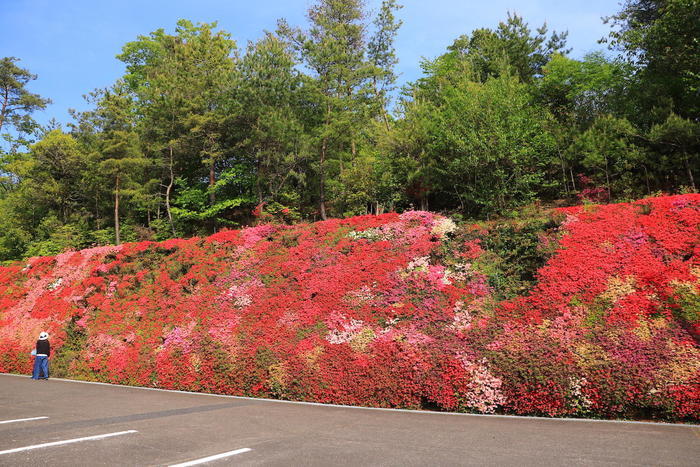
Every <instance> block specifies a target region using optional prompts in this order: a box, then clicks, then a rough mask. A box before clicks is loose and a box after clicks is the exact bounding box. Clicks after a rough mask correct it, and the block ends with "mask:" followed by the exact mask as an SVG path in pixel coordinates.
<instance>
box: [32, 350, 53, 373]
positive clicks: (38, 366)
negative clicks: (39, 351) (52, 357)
mask: <svg viewBox="0 0 700 467" xmlns="http://www.w3.org/2000/svg"><path fill="white" fill-rule="evenodd" d="M42 374H43V379H49V357H46V356H41V355H39V356H36V357H34V371H33V372H32V379H42V376H41V375H42Z"/></svg>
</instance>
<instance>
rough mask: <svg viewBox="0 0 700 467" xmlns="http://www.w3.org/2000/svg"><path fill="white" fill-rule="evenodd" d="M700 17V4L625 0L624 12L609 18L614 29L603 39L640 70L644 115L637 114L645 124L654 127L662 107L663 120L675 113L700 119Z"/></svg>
mask: <svg viewBox="0 0 700 467" xmlns="http://www.w3.org/2000/svg"><path fill="white" fill-rule="evenodd" d="M698 18H700V2H698V1H697V0H626V1H625V2H624V4H623V6H622V9H621V11H620V12H619V13H617V14H616V15H613V16H611V17H609V18H606V22H608V23H609V24H611V26H612V31H611V32H610V34H609V36H608V38H606V39H605V40H604V41H606V42H608V43H609V45H610V46H611V47H612V48H613V49H616V50H621V51H623V52H624V53H625V54H626V56H627V57H628V59H629V61H630V62H631V63H632V64H633V65H635V66H636V67H637V70H638V74H637V77H638V81H637V89H636V92H637V94H638V99H639V102H640V105H641V106H642V107H643V109H639V110H643V111H642V112H637V113H636V115H633V116H634V117H635V118H636V119H637V120H638V121H640V122H641V123H644V124H649V122H651V123H654V122H653V120H654V119H655V115H656V114H658V112H652V110H653V109H654V108H660V109H663V112H661V113H662V114H663V118H664V119H665V117H666V115H668V113H669V112H670V111H673V112H675V113H677V114H678V115H679V116H680V117H683V118H691V119H698V118H700V21H698ZM656 120H657V121H658V120H659V118H658V117H656Z"/></svg>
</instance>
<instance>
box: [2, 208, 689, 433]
mask: <svg viewBox="0 0 700 467" xmlns="http://www.w3.org/2000/svg"><path fill="white" fill-rule="evenodd" d="M552 216H553V219H555V220H556V223H554V222H553V221H552V220H551V219H550V220H548V221H547V222H548V223H550V224H551V225H552V226H555V228H554V229H549V230H547V231H544V230H543V231H535V230H532V229H530V228H529V227H528V228H527V229H524V228H523V227H522V226H519V225H516V224H515V223H514V224H513V225H512V226H510V227H508V228H504V227H503V226H499V227H492V226H490V225H489V224H484V225H480V226H474V225H471V226H470V225H464V226H461V227H457V226H456V225H455V224H454V223H453V222H452V221H450V220H449V219H446V218H444V217H441V216H438V215H435V214H431V213H427V212H418V211H411V212H407V213H404V214H401V215H398V214H384V215H380V216H361V217H355V218H350V219H344V220H340V219H332V220H328V221H324V222H319V223H315V224H298V225H281V224H275V225H270V224H261V225H258V226H256V227H252V228H248V229H243V230H231V231H222V232H219V233H217V234H215V235H212V236H210V237H208V238H191V239H187V240H182V239H175V240H168V241H166V242H161V243H154V242H142V243H134V244H125V245H121V246H118V247H102V248H95V249H91V250H83V251H79V252H68V253H63V254H61V255H58V256H56V257H46V258H32V259H31V260H29V261H28V262H27V263H26V264H16V265H13V266H9V267H4V268H0V370H1V371H14V372H27V371H29V369H30V368H29V367H30V364H31V362H30V357H29V351H30V349H31V347H32V346H33V344H34V340H35V338H36V336H37V335H38V333H39V332H40V331H42V330H47V331H48V332H49V333H50V334H51V339H52V345H53V346H54V348H55V349H56V356H55V357H54V358H53V360H54V362H53V369H54V374H59V375H65V376H70V377H75V378H82V379H90V380H98V381H108V382H113V383H123V384H136V385H143V386H152V387H162V388H172V389H183V390H192V391H205V392H213V393H225V394H236V395H247V396H259V397H275V398H280V399H289V400H308V401H318V402H327V403H339V404H354V405H368V406H378V407H407V408H421V407H426V408H437V409H443V410H457V411H469V412H480V413H494V412H498V413H517V414H541V415H548V416H604V417H614V416H656V417H661V418H667V419H686V420H698V418H700V416H699V412H700V384H699V383H700V350H699V349H698V346H697V342H698V338H699V337H700V336H699V334H698V331H699V330H700V329H699V328H698V325H699V324H700V317H699V315H700V310H699V307H698V303H699V302H700V298H699V296H700V289H699V284H700V254H699V253H700V251H699V250H698V249H699V248H700V247H699V246H698V244H699V243H698V232H699V231H698V227H699V226H700V196H698V195H683V196H674V197H659V198H650V199H646V200H641V201H638V202H636V203H629V204H616V205H607V206H590V205H589V206H584V207H576V208H567V209H561V210H558V211H555V212H554V213H553V214H552ZM518 222H520V221H518ZM542 225H545V224H542ZM496 230H498V232H500V234H499V233H498V232H496ZM503 232H506V234H507V235H510V234H511V233H512V234H513V235H521V237H520V238H522V239H524V240H526V241H527V244H526V248H525V247H524V248H525V250H523V251H525V252H526V253H527V254H528V255H536V254H538V253H537V252H542V255H545V254H546V256H542V258H549V259H548V260H547V261H546V263H545V264H544V266H542V267H540V268H539V270H538V271H537V273H536V285H535V286H534V287H532V288H531V290H529V292H528V293H523V294H520V295H518V296H515V297H512V295H513V294H512V293H509V294H505V293H501V292H502V290H501V289H500V288H502V287H503V285H502V284H503V278H502V276H503V271H506V272H508V271H514V272H513V274H517V276H518V281H517V284H518V287H522V284H525V283H527V282H526V280H525V279H527V277H526V276H527V275H528V274H529V272H528V271H524V270H520V269H517V268H513V267H511V266H508V264H506V263H508V261H511V259H509V258H510V256H508V253H507V251H508V248H511V246H513V245H515V246H513V247H519V246H518V245H516V244H515V243H513V242H512V241H511V242H510V243H509V242H508V241H506V240H507V239H506V238H505V237H503V238H501V237H498V238H501V239H500V240H499V239H497V238H496V237H494V235H501V234H503ZM518 232H521V233H520V234H519V233H518ZM523 232H524V233H523ZM538 241H539V242H540V243H541V244H542V245H541V246H540V245H537V244H534V243H533V242H535V243H536V242H538ZM550 255H551V256H550ZM515 258H516V259H517V256H516V257H515ZM543 262H544V259H542V261H540V259H538V258H536V257H535V256H532V257H531V258H530V259H528V264H531V265H535V266H534V268H536V267H539V266H538V265H541V264H543ZM533 270H534V269H533ZM523 278H525V279H523ZM508 287H510V288H509V290H511V291H512V290H515V288H514V287H511V286H510V285H509V286H508ZM504 297H505V298H504ZM508 297H512V298H508Z"/></svg>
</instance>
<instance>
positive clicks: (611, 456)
mask: <svg viewBox="0 0 700 467" xmlns="http://www.w3.org/2000/svg"><path fill="white" fill-rule="evenodd" d="M698 459H700V427H698V426H689V425H664V424H644V423H619V422H597V421H582V420H561V419H559V420H557V419H541V418H524V417H494V416H473V415H460V414H440V413H430V412H410V411H391V410H373V409H362V408H352V407H338V406H322V405H314V404H300V403H284V402H279V401H266V400H254V399H245V398H235V397H226V396H210V395H200V394H191V393H179V392H172V391H154V390H147V389H142V388H132V387H125V386H111V385H99V384H88V383H81V382H74V381H67V380H56V379H51V380H48V381H33V380H31V379H30V378H29V377H28V376H17V375H1V374H0V465H12V466H24V465H27V466H29V465H32V466H36V465H49V464H50V465H52V466H76V465H91V466H93V465H180V466H189V465H212V466H216V465H280V466H282V465H284V466H289V465H318V466H330V465H334V466H335V465H382V466H385V465H386V466H393V465H396V466H414V465H415V466H426V465H688V466H690V465H698Z"/></svg>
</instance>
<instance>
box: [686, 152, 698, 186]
mask: <svg viewBox="0 0 700 467" xmlns="http://www.w3.org/2000/svg"><path fill="white" fill-rule="evenodd" d="M683 162H685V170H686V172H688V180H690V187H691V188H692V189H693V191H697V190H696V189H695V178H694V177H693V170H692V169H691V168H690V162H688V154H686V152H685V151H683Z"/></svg>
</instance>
